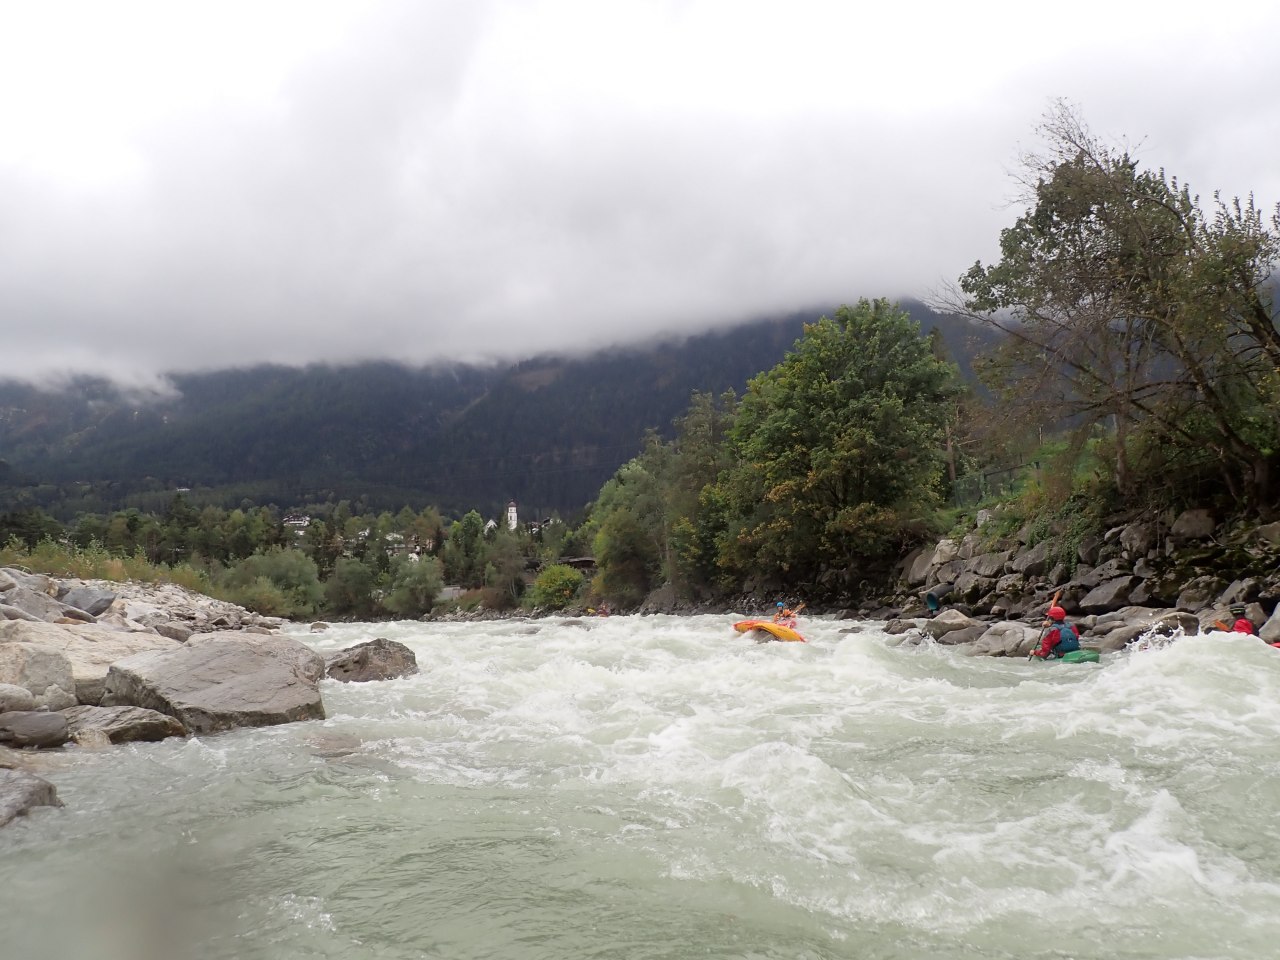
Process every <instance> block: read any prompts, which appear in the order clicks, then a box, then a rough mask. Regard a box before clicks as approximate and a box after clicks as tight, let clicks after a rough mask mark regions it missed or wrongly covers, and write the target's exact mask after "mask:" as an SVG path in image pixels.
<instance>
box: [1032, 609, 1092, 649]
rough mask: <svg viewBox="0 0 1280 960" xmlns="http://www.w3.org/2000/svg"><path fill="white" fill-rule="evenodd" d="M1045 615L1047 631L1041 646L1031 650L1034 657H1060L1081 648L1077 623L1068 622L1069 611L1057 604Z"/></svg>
mask: <svg viewBox="0 0 1280 960" xmlns="http://www.w3.org/2000/svg"><path fill="white" fill-rule="evenodd" d="M1045 616H1046V617H1047V619H1046V620H1045V622H1044V624H1043V626H1044V627H1045V628H1046V629H1045V633H1044V636H1043V637H1042V638H1041V640H1040V648H1039V649H1038V650H1032V651H1031V655H1032V656H1033V657H1040V658H1041V659H1044V658H1046V657H1060V656H1062V655H1063V654H1064V653H1071V652H1072V651H1073V650H1079V649H1080V631H1079V630H1078V629H1077V628H1076V626H1075V624H1071V623H1067V611H1065V610H1063V609H1062V608H1061V607H1059V606H1057V605H1056V604H1055V605H1054V606H1052V607H1050V608H1049V611H1048V613H1046V614H1045Z"/></svg>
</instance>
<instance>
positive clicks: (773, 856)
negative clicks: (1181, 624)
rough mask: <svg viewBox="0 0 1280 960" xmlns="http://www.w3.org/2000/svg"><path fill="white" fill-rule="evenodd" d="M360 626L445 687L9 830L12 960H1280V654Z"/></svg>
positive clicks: (351, 695)
mask: <svg viewBox="0 0 1280 960" xmlns="http://www.w3.org/2000/svg"><path fill="white" fill-rule="evenodd" d="M731 619H732V618H729V617H712V616H700V617H684V618H681V617H665V616H657V617H644V618H641V617H610V618H607V619H593V620H586V621H565V620H559V619H547V620H529V621H525V620H505V621H497V622H490V623H457V624H421V623H396V624H363V625H361V624H355V625H342V626H335V627H334V628H333V629H331V630H330V631H328V632H326V633H323V634H316V635H306V634H304V633H303V632H302V631H303V630H304V629H305V628H303V627H299V628H297V629H298V631H299V632H298V636H299V639H302V640H304V641H305V642H307V643H310V644H312V645H314V646H315V647H316V648H317V649H318V650H320V651H321V652H322V653H330V652H333V651H336V650H339V649H341V648H343V647H345V646H349V645H351V644H352V643H356V642H359V641H361V640H366V639H371V638H372V637H373V636H384V637H387V638H389V639H393V640H398V641H400V642H402V643H405V644H407V645H409V646H410V647H411V648H413V650H414V651H415V653H416V654H417V657H418V661H419V664H420V666H421V668H422V672H421V674H420V675H418V676H416V677H412V678H408V679H404V680H394V681H389V682H384V683H366V684H338V683H334V682H331V681H325V683H324V686H323V694H324V699H325V705H326V710H327V712H328V719H327V720H325V721H323V722H316V723H299V724H291V725H286V726H279V727H270V728H265V729H256V730H242V731H237V732H233V733H230V734H224V735H220V736H211V737H202V738H192V739H189V740H186V741H182V740H171V741H167V742H164V743H158V744H139V745H133V746H125V747H119V748H114V749H111V750H106V751H89V750H78V749H72V750H68V751H65V752H64V753H63V755H61V756H57V757H51V758H50V759H49V760H48V761H47V766H46V767H45V772H44V775H45V776H46V777H47V778H48V779H50V780H52V781H53V782H54V784H55V785H56V786H57V789H58V793H59V795H60V796H61V798H62V799H63V800H64V801H65V803H66V806H65V808H63V809H61V810H55V809H37V810H35V811H33V813H32V815H30V816H28V817H24V818H20V819H19V820H17V821H15V822H14V823H13V824H12V825H10V826H9V827H6V828H4V829H3V830H0V945H3V947H0V949H2V951H3V953H2V955H3V956H5V957H13V958H15V960H18V958H22V960H46V958H48V960H99V958H101V960H184V958H187V957H191V958H199V960H218V958H228V960H231V958H235V960H302V958H307V960H311V958H344V960H364V958H378V960H402V958H404V960H408V958H414V960H418V958H439V960H480V958H493V960H499V958H501V960H585V958H602V960H603V958H619V960H693V958H699V960H702V958H741V960H773V958H777V960H827V958H850V960H853V958H857V960H915V958H948V960H950V958H954V960H962V958H964V960H967V958H1010V960H1013V958H1017V960H1030V958H1044V960H1050V958H1052V960H1068V958H1070V960H1086V958H1099V960H1102V958H1105V960H1122V958H1135V960H1136V958H1187V960H1190V958H1195V960H1206V958H1223V960H1226V958H1230V960H1248V958H1264V957H1265V958H1272V957H1274V956H1275V955H1276V953H1277V950H1280V815H1278V813H1280V654H1278V652H1277V651H1274V650H1271V649H1270V648H1268V647H1267V646H1265V645H1264V644H1261V643H1259V642H1258V641H1256V640H1253V639H1250V638H1244V637H1239V636H1238V635H1211V636H1206V637H1189V638H1184V639H1182V640H1179V641H1178V642H1177V643H1176V644H1174V645H1173V646H1172V647H1170V648H1169V649H1166V650H1158V651H1154V650H1153V651H1146V652H1140V653H1121V654H1111V655H1107V656H1105V657H1104V658H1103V662H1102V663H1101V664H1080V665H1067V664H1042V663H1039V662H1036V663H1028V662H1027V661H1025V660H1020V659H1007V660H1005V659H987V658H969V657H965V656H963V655H961V654H959V653H957V652H956V651H954V650H951V649H948V648H945V647H938V646H933V645H929V646H923V647H897V646H893V645H892V643H891V641H890V638H888V637H887V636H886V635H885V634H884V633H882V632H881V631H880V630H879V629H878V625H876V624H863V625H860V627H859V628H858V630H859V632H845V631H846V630H847V629H848V628H849V627H850V624H848V623H841V622H838V621H834V620H823V619H812V618H806V619H805V620H804V621H803V622H802V624H801V629H802V630H803V631H804V632H805V633H806V635H807V636H808V637H809V640H810V642H809V643H806V644H799V643H767V644H756V643H753V642H752V641H751V640H750V639H749V638H747V637H743V636H741V635H739V634H736V633H734V632H733V631H732V630H731V629H730V626H729V624H730V621H731Z"/></svg>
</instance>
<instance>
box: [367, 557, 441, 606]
mask: <svg viewBox="0 0 1280 960" xmlns="http://www.w3.org/2000/svg"><path fill="white" fill-rule="evenodd" d="M443 583H444V581H443V578H442V577H441V575H440V562H439V561H438V560H436V558H435V557H422V558H421V559H417V560H415V559H413V558H412V557H410V556H407V555H405V556H400V557H396V558H395V560H394V561H393V562H392V564H391V588H390V590H389V591H388V592H387V595H386V597H384V598H383V601H382V605H383V606H384V607H386V608H387V609H388V610H390V611H391V612H392V613H396V614H399V615H400V616H402V617H412V618H416V617H421V616H422V615H424V614H427V613H430V612H431V607H432V605H433V604H434V603H435V600H436V597H438V596H439V595H440V588H441V586H442V585H443Z"/></svg>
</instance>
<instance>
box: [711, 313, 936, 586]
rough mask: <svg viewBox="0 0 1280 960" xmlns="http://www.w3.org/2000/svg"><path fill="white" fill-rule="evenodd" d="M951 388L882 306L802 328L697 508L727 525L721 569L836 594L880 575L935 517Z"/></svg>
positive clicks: (909, 325) (745, 410)
mask: <svg viewBox="0 0 1280 960" xmlns="http://www.w3.org/2000/svg"><path fill="white" fill-rule="evenodd" d="M955 383H956V374H955V369H954V367H952V366H950V365H949V364H945V363H943V362H941V361H939V360H937V359H936V358H935V357H934V356H933V355H932V353H931V352H930V348H929V344H928V342H927V341H926V340H925V339H924V338H923V337H921V335H920V329H919V325H918V324H917V323H916V322H915V321H913V320H911V318H910V317H909V316H908V315H907V314H906V313H905V312H903V311H901V310H899V309H897V308H895V307H893V306H891V305H890V304H889V303H888V302H886V301H884V300H877V301H874V302H869V301H867V300H862V301H860V302H859V303H858V304H857V305H856V306H854V307H849V306H843V307H841V308H840V309H839V310H837V311H836V313H835V315H834V316H833V317H823V318H822V319H820V320H818V321H817V322H816V323H812V324H807V325H806V326H805V329H804V335H803V336H802V337H801V338H800V339H799V340H798V341H797V342H796V345H795V349H794V350H793V351H792V352H791V353H789V354H788V355H787V356H786V357H785V358H784V359H783V360H782V362H781V363H779V364H778V365H777V366H775V367H774V368H773V369H772V370H769V371H767V372H766V373H763V374H761V375H759V376H758V377H755V378H754V379H753V380H751V382H750V384H749V385H748V390H747V393H746V395H745V396H744V397H743V398H742V401H741V403H740V404H739V406H738V410H737V416H736V419H735V422H734V426H733V429H732V432H731V443H732V450H733V453H734V456H735V465H734V466H733V467H732V468H731V469H729V470H728V471H726V472H725V474H724V476H723V477H722V478H721V480H720V481H718V483H717V484H716V489H715V490H713V491H712V492H711V493H710V495H709V496H708V498H707V506H708V507H709V508H710V507H711V506H712V505H713V504H714V505H716V509H718V510H722V511H723V514H724V516H725V518H726V519H725V529H724V531H723V533H722V534H721V536H720V539H719V562H720V564H721V565H722V566H724V567H727V568H728V569H730V570H733V571H736V572H737V573H738V575H740V576H743V577H754V578H756V580H757V582H758V583H762V584H767V585H768V586H770V587H780V586H794V587H805V588H808V589H811V590H819V591H824V592H828V593H833V594H841V595H843V594H845V593H848V592H851V591H852V590H854V588H855V586H856V585H857V584H858V583H859V582H860V581H861V580H863V579H867V578H874V577H877V576H879V575H881V574H882V573H884V571H885V569H886V566H887V564H888V562H889V561H890V559H891V558H895V559H896V557H897V556H898V551H899V549H900V548H901V547H902V546H903V545H904V543H905V542H907V541H909V540H910V539H912V537H914V536H917V535H918V534H919V533H920V532H921V525H922V522H923V518H924V517H925V516H926V515H927V514H928V513H929V512H930V511H931V510H932V508H933V507H934V506H935V505H936V502H937V486H938V480H939V477H940V474H941V467H942V462H943V461H942V430H943V425H944V423H945V422H946V419H947V416H948V414H949V411H950V406H951V404H950V400H951V397H952V396H953V394H954V393H955V390H956V386H955Z"/></svg>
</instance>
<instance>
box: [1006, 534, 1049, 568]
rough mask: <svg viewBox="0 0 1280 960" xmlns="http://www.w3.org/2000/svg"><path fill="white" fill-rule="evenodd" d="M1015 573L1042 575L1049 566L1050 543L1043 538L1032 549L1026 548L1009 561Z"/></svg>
mask: <svg viewBox="0 0 1280 960" xmlns="http://www.w3.org/2000/svg"><path fill="white" fill-rule="evenodd" d="M1009 568H1010V569H1011V570H1013V572H1014V573H1020V574H1022V575H1023V576H1025V577H1042V576H1044V574H1045V571H1046V570H1048V568H1049V544H1048V541H1045V540H1041V541H1040V542H1039V543H1037V544H1036V545H1035V546H1034V547H1032V548H1031V549H1030V550H1025V551H1023V552H1022V553H1020V554H1018V555H1017V556H1015V557H1014V558H1013V559H1012V560H1011V561H1010V562H1009Z"/></svg>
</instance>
